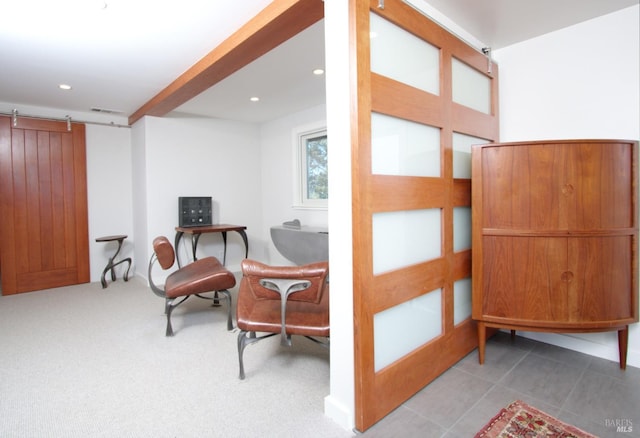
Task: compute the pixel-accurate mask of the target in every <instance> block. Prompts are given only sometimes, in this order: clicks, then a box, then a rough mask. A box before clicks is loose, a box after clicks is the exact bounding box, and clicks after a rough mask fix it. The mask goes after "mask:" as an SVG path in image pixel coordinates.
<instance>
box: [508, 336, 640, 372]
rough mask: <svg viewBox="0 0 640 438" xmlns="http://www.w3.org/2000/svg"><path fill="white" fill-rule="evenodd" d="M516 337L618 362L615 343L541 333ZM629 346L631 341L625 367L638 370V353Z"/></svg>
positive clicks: (639, 365)
mask: <svg viewBox="0 0 640 438" xmlns="http://www.w3.org/2000/svg"><path fill="white" fill-rule="evenodd" d="M518 335H519V336H522V337H524V338H529V339H533V340H536V341H540V342H545V343H547V344H551V345H556V346H558V347H563V348H567V349H569V350H574V351H578V352H580V353H584V354H588V355H590V356H595V357H600V358H602V359H607V360H611V361H614V362H618V361H619V354H618V343H617V341H615V342H608V343H606V344H602V343H599V342H594V341H591V340H588V339H585V338H583V337H577V336H571V335H566V334H557V333H542V332H518ZM612 336H613V335H612ZM631 346H632V343H631V339H629V348H628V350H627V365H628V366H632V367H636V368H640V351H638V350H633V349H632V348H631Z"/></svg>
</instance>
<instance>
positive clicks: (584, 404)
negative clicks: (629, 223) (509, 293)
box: [360, 333, 640, 438]
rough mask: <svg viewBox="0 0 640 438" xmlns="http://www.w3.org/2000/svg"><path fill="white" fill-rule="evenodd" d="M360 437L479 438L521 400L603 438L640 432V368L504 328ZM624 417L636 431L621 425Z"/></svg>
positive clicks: (625, 437) (629, 435) (630, 435)
mask: <svg viewBox="0 0 640 438" xmlns="http://www.w3.org/2000/svg"><path fill="white" fill-rule="evenodd" d="M477 354H478V353H477V350H475V351H473V352H471V353H470V354H469V355H468V356H466V357H465V358H463V359H462V360H461V361H460V362H458V363H457V364H456V365H455V366H454V367H452V368H450V369H449V370H447V371H446V372H445V373H444V374H443V375H441V376H440V377H438V378H437V379H436V380H434V381H433V382H432V383H431V384H429V385H428V386H427V387H425V388H424V389H423V390H422V391H420V392H419V393H417V394H416V395H415V396H413V397H412V398H411V399H409V400H407V401H406V402H405V403H404V404H403V405H402V406H400V407H399V408H398V409H396V410H395V411H394V412H392V413H391V414H389V415H388V416H387V417H386V418H384V419H383V420H382V421H380V422H379V423H377V424H376V425H375V426H373V427H372V428H371V429H369V430H367V431H366V432H365V433H363V434H361V435H360V436H362V437H364V438H389V437H403V438H407V437H421V438H429V437H442V438H466V437H471V438H472V437H473V436H474V434H475V433H476V432H477V431H478V430H480V429H481V428H482V426H484V425H485V424H486V423H487V422H488V421H489V420H490V419H491V418H492V417H493V416H494V415H495V414H497V413H498V411H499V410H500V409H501V408H503V407H505V406H507V405H508V404H509V403H510V402H512V401H514V400H516V399H520V400H523V401H524V402H525V403H528V404H530V405H532V406H534V407H536V408H538V409H540V410H542V411H544V412H547V413H548V414H551V415H553V416H555V417H556V418H559V419H560V420H562V421H564V422H566V423H570V424H573V425H575V426H577V427H579V428H581V429H583V430H585V431H587V432H590V433H592V434H594V435H596V436H599V437H601V438H606V437H615V438H627V437H629V438H631V437H640V368H634V367H630V366H628V367H627V370H626V371H622V370H620V369H619V365H618V363H617V362H611V361H608V360H604V359H600V358H596V357H592V356H588V355H585V354H582V353H578V352H575V351H572V350H567V349H564V348H560V347H556V346H553V345H549V344H544V343H541V342H537V341H533V340H530V339H526V338H522V337H519V336H517V337H516V338H515V340H513V341H512V340H511V338H510V336H509V335H508V334H506V333H499V334H498V335H496V336H495V337H493V338H492V339H491V340H490V341H489V342H488V343H487V351H486V361H485V364H484V365H480V364H478V356H477ZM616 420H618V422H619V424H621V423H620V422H624V424H626V425H629V426H631V428H632V431H631V432H620V431H617V430H616V426H615V422H616Z"/></svg>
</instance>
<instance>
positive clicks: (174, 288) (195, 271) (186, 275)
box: [148, 236, 236, 336]
mask: <svg viewBox="0 0 640 438" xmlns="http://www.w3.org/2000/svg"><path fill="white" fill-rule="evenodd" d="M153 249H154V253H153V255H152V256H151V259H150V260H149V271H148V276H149V284H150V286H151V290H152V291H153V292H154V293H155V294H156V295H158V296H159V297H161V298H164V299H165V309H164V310H165V314H166V315H167V331H166V336H173V328H172V326H171V312H172V311H173V309H175V308H176V307H178V306H179V305H180V304H182V303H183V302H184V301H185V300H186V299H187V298H189V297H190V296H193V295H195V296H196V297H198V298H204V299H207V300H212V301H213V305H214V306H216V305H218V302H219V298H220V296H223V297H225V298H226V299H227V302H228V304H229V310H228V317H227V330H229V331H231V330H233V321H232V319H231V308H232V306H231V294H230V293H229V291H228V290H227V289H230V288H232V287H234V286H235V285H236V278H235V277H234V275H233V273H232V272H231V271H229V270H228V269H226V268H225V267H224V266H223V265H222V264H221V263H220V261H219V260H218V259H217V258H215V257H205V258H202V259H199V260H196V261H194V262H193V263H189V264H188V265H185V266H183V267H182V268H180V269H178V270H177V271H174V272H172V273H171V274H169V276H168V277H167V279H166V281H165V284H164V288H162V287H160V286H158V285H156V284H155V283H154V282H153V276H152V268H153V265H154V264H155V262H156V261H157V262H158V263H159V264H160V266H161V267H162V269H164V270H167V269H169V268H171V267H172V266H173V263H174V262H175V251H174V250H173V246H172V245H171V242H169V240H168V239H167V238H166V237H164V236H159V237H156V238H155V239H154V240H153ZM206 292H215V294H214V296H213V297H206V296H202V295H200V294H203V293H206ZM178 298H182V299H181V300H180V301H178V302H176V300H177V299H178Z"/></svg>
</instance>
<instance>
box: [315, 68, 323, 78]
mask: <svg viewBox="0 0 640 438" xmlns="http://www.w3.org/2000/svg"><path fill="white" fill-rule="evenodd" d="M313 74H314V75H318V76H319V75H323V74H324V70H323V69H321V68H316V69H314V70H313Z"/></svg>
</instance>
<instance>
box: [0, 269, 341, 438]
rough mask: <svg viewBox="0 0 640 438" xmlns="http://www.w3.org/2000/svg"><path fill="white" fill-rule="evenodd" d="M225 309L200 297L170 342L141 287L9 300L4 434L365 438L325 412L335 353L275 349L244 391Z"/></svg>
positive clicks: (160, 304)
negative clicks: (335, 420)
mask: <svg viewBox="0 0 640 438" xmlns="http://www.w3.org/2000/svg"><path fill="white" fill-rule="evenodd" d="M235 292H236V291H235V290H234V291H232V295H233V298H234V301H235V298H236V294H235ZM224 306H226V304H223V307H222V308H212V307H211V305H210V301H206V300H201V299H197V298H195V297H194V298H190V299H189V300H187V301H186V302H185V303H183V304H182V305H181V306H180V307H179V308H177V309H176V310H175V311H174V313H173V316H172V320H173V326H174V330H175V336H174V337H173V338H167V337H165V336H164V332H165V322H166V319H165V316H164V300H162V299H161V298H158V297H156V296H155V295H153V293H152V292H151V291H150V290H149V289H148V288H147V286H146V283H144V282H143V281H142V280H140V279H132V280H130V281H129V282H126V283H125V282H123V281H122V279H118V280H117V281H116V282H115V283H110V284H109V287H108V288H107V289H102V288H101V286H100V283H91V284H87V285H80V286H71V287H63V288H57V289H50V290H46V291H38V292H30V293H25V294H20V295H11V296H3V297H0V436H2V437H44V436H48V437H283V436H287V437H323V438H324V437H329V438H331V437H336V438H342V437H351V436H354V434H353V433H351V432H350V431H346V430H344V429H342V428H341V427H340V426H338V425H337V424H336V423H334V422H333V421H332V420H331V419H329V418H328V417H326V416H325V415H324V413H323V405H324V397H325V396H326V395H327V394H328V393H329V352H328V350H326V349H323V348H322V347H320V346H317V345H315V344H314V343H313V342H311V341H309V340H307V339H304V338H297V337H294V339H293V347H292V348H290V349H287V348H286V347H280V345H279V339H278V338H277V337H274V338H271V339H268V340H264V341H262V342H259V343H257V344H254V345H250V346H249V347H247V349H246V350H245V354H244V356H245V371H246V379H245V380H244V381H241V380H239V379H238V363H237V343H236V339H237V330H234V332H228V331H227V330H226V325H225V322H226V319H225V317H226V314H225V311H226V307H224ZM234 317H235V312H234ZM234 320H235V319H234Z"/></svg>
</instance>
